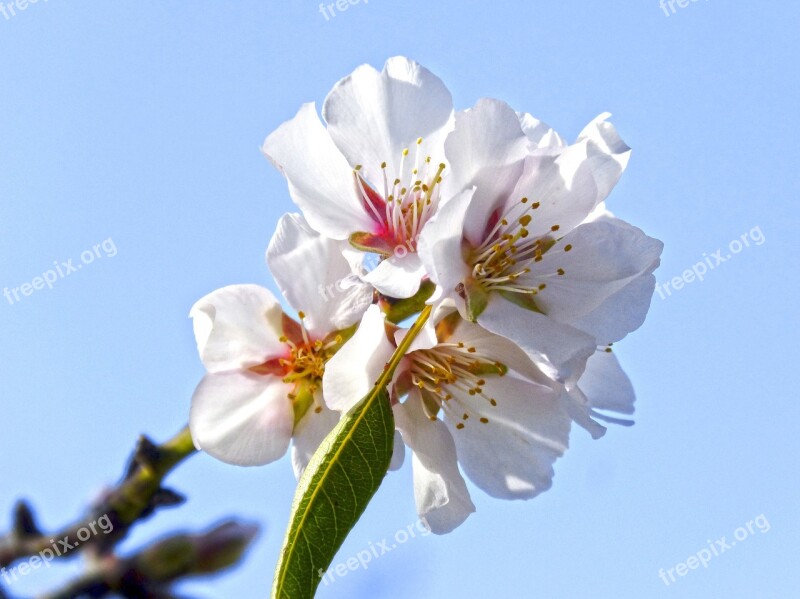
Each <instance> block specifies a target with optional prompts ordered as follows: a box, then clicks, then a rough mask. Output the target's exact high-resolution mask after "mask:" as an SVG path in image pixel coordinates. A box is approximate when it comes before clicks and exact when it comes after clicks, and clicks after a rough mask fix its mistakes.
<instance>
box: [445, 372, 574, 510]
mask: <svg viewBox="0 0 800 599" xmlns="http://www.w3.org/2000/svg"><path fill="white" fill-rule="evenodd" d="M483 389H484V394H485V395H486V397H489V398H492V399H494V400H495V402H496V404H497V405H492V404H491V403H490V402H489V401H487V400H486V399H485V398H483V397H479V396H469V395H467V394H465V393H463V392H459V393H453V395H454V397H453V399H451V400H449V401H446V402H444V410H445V414H446V416H447V418H446V422H447V425H448V428H449V429H450V432H451V433H452V435H453V439H455V443H456V450H457V452H458V459H459V462H460V463H461V465H462V467H463V469H464V472H465V473H466V475H467V476H468V477H469V478H470V479H471V480H472V481H473V482H474V483H475V484H476V485H478V486H479V487H480V488H481V489H483V490H484V491H486V492H487V493H489V495H491V496H493V497H498V498H502V499H529V498H531V497H535V496H536V495H538V494H539V493H541V492H542V491H545V490H547V489H549V488H550V485H551V483H552V478H553V463H554V462H555V460H556V459H557V458H558V457H560V456H561V455H563V453H564V452H565V451H566V449H567V447H568V441H569V429H570V418H569V416H568V415H567V414H566V412H564V410H563V408H562V406H561V403H560V402H559V401H558V396H557V395H556V394H555V393H554V392H553V391H552V390H551V389H549V388H547V387H543V386H541V385H537V384H534V383H529V382H527V381H523V380H520V379H517V378H515V377H512V376H505V377H488V378H487V382H486V384H485V385H484V386H483ZM451 392H452V390H451ZM465 415H466V416H467V418H466V419H465V418H464V416H465ZM482 418H483V419H484V420H481V419H482Z"/></svg>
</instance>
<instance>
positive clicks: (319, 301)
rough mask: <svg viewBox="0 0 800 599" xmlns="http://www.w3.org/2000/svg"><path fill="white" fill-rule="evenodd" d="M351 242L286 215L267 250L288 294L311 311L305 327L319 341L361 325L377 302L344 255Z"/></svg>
mask: <svg viewBox="0 0 800 599" xmlns="http://www.w3.org/2000/svg"><path fill="white" fill-rule="evenodd" d="M345 243H346V242H341V241H335V240H333V239H330V238H327V237H322V236H321V235H319V234H318V233H316V232H315V231H314V230H312V229H311V227H310V226H309V225H308V223H307V222H306V221H305V219H304V218H303V217H302V216H300V215H299V214H286V215H284V216H283V217H282V218H281V220H280V221H279V222H278V228H277V230H276V231H275V235H274V236H273V238H272V241H271V242H270V244H269V249H268V250H267V264H268V265H269V268H270V270H271V271H272V274H273V276H274V277H275V281H276V282H277V283H278V286H279V287H280V289H281V292H282V293H283V296H284V297H285V298H286V299H287V300H288V302H289V303H290V304H291V305H292V307H293V308H294V309H295V310H297V311H298V312H301V311H302V312H305V314H306V320H305V326H306V328H307V329H308V331H309V333H311V335H312V337H314V338H315V339H319V338H322V337H324V336H326V335H328V334H329V333H331V332H333V331H338V330H342V329H345V328H347V327H349V326H351V325H353V324H355V323H356V322H358V321H359V320H360V319H361V317H362V316H363V314H364V312H366V310H367V308H368V307H369V306H370V304H372V288H371V287H370V286H369V285H366V284H364V283H361V282H358V281H357V280H356V279H355V277H353V275H354V273H353V269H352V268H351V266H350V264H349V263H348V261H347V259H346V258H345V257H344V256H343V255H342V248H343V247H344V244H345Z"/></svg>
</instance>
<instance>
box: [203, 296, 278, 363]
mask: <svg viewBox="0 0 800 599" xmlns="http://www.w3.org/2000/svg"><path fill="white" fill-rule="evenodd" d="M282 315H283V311H282V310H281V306H280V304H279V303H278V300H277V299H275V296H274V295H272V293H270V292H269V291H268V290H267V289H264V288H263V287H259V286H258V285H231V286H230V287H223V288H222V289H217V290H216V291H214V292H212V293H210V294H208V295H207V296H205V297H204V298H202V299H201V300H199V301H198V302H197V303H196V304H195V305H194V306H193V307H192V310H191V312H190V313H189V316H190V317H191V318H192V321H193V325H194V334H195V339H196V341H197V349H198V351H199V353H200V359H201V360H202V361H203V364H204V365H205V367H206V369H207V370H208V371H209V372H211V373H217V372H225V371H230V370H243V369H247V368H251V367H253V366H257V365H259V364H263V363H264V362H266V361H268V360H271V359H274V358H279V357H283V356H284V355H285V354H286V353H287V352H288V348H287V346H286V345H285V344H284V343H281V341H280V340H279V339H280V336H281V335H282V334H283V333H282V328H281V318H282Z"/></svg>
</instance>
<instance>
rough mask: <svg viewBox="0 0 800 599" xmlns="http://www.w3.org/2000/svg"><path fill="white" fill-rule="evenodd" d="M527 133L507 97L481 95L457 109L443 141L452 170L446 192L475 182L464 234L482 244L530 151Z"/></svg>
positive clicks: (446, 180) (447, 193) (475, 243)
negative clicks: (468, 105) (503, 99)
mask: <svg viewBox="0 0 800 599" xmlns="http://www.w3.org/2000/svg"><path fill="white" fill-rule="evenodd" d="M527 147H528V138H527V137H526V136H525V134H524V133H523V131H522V127H521V126H520V122H519V118H518V117H517V113H516V112H514V110H513V109H512V108H511V107H510V106H509V105H508V104H506V103H505V102H501V101H499V100H491V99H483V100H479V101H478V103H477V104H476V105H475V107H474V108H472V109H471V110H467V111H464V112H459V113H458V114H457V115H456V125H455V128H454V130H453V132H452V133H451V134H450V135H449V136H448V138H447V141H446V143H445V152H446V154H447V159H448V161H449V162H450V168H449V170H450V173H449V176H448V177H447V179H445V186H446V187H445V189H446V195H455V194H456V193H458V192H461V191H463V190H466V189H469V188H471V187H475V188H476V191H475V197H474V199H473V205H472V206H471V207H470V215H469V218H468V219H467V221H466V223H465V225H466V226H465V229H464V235H465V236H466V238H467V239H469V240H470V242H472V243H473V245H479V243H480V241H483V240H482V235H483V234H484V232H485V227H486V223H487V222H489V218H490V215H491V214H492V212H493V211H494V210H495V209H496V208H497V206H498V205H499V204H500V203H502V202H503V201H504V200H505V199H506V197H507V196H508V195H509V194H510V193H511V191H512V190H513V189H514V184H515V182H516V181H517V179H519V176H520V174H521V171H522V162H521V160H522V159H523V158H524V157H525V155H526V154H527Z"/></svg>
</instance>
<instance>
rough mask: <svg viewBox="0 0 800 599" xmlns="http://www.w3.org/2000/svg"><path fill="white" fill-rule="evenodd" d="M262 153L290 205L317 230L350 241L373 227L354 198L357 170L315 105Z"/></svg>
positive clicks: (268, 141) (304, 108) (280, 130)
mask: <svg viewBox="0 0 800 599" xmlns="http://www.w3.org/2000/svg"><path fill="white" fill-rule="evenodd" d="M262 151H263V152H264V154H265V155H266V156H267V158H269V159H270V161H271V162H272V163H273V164H274V165H275V167H276V168H277V169H278V170H279V171H281V172H282V173H283V174H284V176H285V177H286V179H287V180H288V181H289V191H290V193H291V196H292V199H293V200H294V202H295V203H296V204H297V205H298V206H299V207H300V209H301V210H302V211H303V214H304V215H305V217H306V219H307V220H308V222H309V224H310V225H311V226H312V227H313V228H314V229H315V230H317V231H319V232H320V233H322V234H323V235H326V236H328V237H332V238H334V239H347V238H348V237H349V236H350V234H351V233H354V232H356V231H370V230H371V227H373V226H374V223H373V221H372V219H371V218H370V217H369V215H368V214H367V212H366V209H365V208H364V206H363V205H362V203H361V200H360V199H359V196H358V195H357V194H356V188H355V183H354V180H353V169H352V167H351V165H349V164H348V163H347V160H345V158H344V156H342V154H341V152H339V150H338V149H337V148H336V146H335V145H334V143H333V141H332V140H331V138H330V135H328V132H327V131H326V130H325V127H324V126H323V125H322V122H321V121H320V120H319V117H318V116H317V111H316V108H315V107H314V104H304V105H303V106H302V108H300V111H299V112H298V113H297V116H295V117H294V118H293V119H292V120H290V121H287V122H286V123H284V124H283V125H281V126H280V127H278V129H276V130H275V131H274V132H273V133H272V134H270V136H269V137H267V139H266V141H265V142H264V146H263V148H262Z"/></svg>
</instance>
